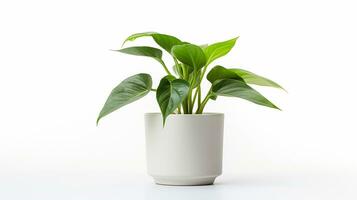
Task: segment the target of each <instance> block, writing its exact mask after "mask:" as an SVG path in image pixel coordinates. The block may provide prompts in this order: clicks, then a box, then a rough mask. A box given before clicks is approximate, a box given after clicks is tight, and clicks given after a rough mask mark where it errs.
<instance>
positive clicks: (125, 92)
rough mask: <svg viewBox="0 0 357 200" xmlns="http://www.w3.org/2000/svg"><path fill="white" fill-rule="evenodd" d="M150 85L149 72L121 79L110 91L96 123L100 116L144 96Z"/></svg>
mask: <svg viewBox="0 0 357 200" xmlns="http://www.w3.org/2000/svg"><path fill="white" fill-rule="evenodd" d="M151 86H152V80H151V76H150V75H149V74H136V75H134V76H131V77H129V78H127V79H125V80H124V81H122V82H121V83H120V84H119V85H118V86H117V87H115V88H114V89H113V90H112V92H111V93H110V95H109V97H108V99H107V101H106V102H105V104H104V106H103V108H102V110H101V111H100V114H99V116H98V118H97V125H98V122H99V120H100V119H101V118H102V117H104V116H106V115H108V114H110V113H111V112H113V111H115V110H117V109H119V108H121V107H123V106H125V105H127V104H129V103H131V102H133V101H136V100H138V99H140V98H142V97H143V96H145V95H146V94H147V93H149V92H150V89H151Z"/></svg>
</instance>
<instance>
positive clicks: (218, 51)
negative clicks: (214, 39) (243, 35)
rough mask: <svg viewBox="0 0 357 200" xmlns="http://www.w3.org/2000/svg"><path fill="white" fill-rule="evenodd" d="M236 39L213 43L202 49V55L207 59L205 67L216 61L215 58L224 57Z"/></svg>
mask: <svg viewBox="0 0 357 200" xmlns="http://www.w3.org/2000/svg"><path fill="white" fill-rule="evenodd" d="M237 39H238V37H236V38H233V39H230V40H227V41H223V42H218V43H214V44H211V45H209V46H208V47H206V48H204V53H205V55H206V58H207V65H208V64H210V63H211V62H213V61H214V60H216V59H217V58H220V57H222V56H225V55H226V54H227V53H228V52H229V51H231V49H232V48H233V47H234V45H235V43H236V41H237Z"/></svg>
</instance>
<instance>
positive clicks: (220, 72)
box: [207, 65, 243, 83]
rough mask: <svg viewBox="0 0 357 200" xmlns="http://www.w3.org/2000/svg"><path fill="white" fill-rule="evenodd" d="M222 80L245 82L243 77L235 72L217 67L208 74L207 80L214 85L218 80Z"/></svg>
mask: <svg viewBox="0 0 357 200" xmlns="http://www.w3.org/2000/svg"><path fill="white" fill-rule="evenodd" d="M220 79H236V80H241V81H243V79H242V77H240V76H239V75H237V74H236V73H235V72H233V71H231V70H229V69H226V68H224V67H222V66H219V65H217V66H215V67H213V68H212V69H211V71H210V72H209V73H208V74H207V80H208V81H209V82H211V83H214V82H215V81H216V80H220Z"/></svg>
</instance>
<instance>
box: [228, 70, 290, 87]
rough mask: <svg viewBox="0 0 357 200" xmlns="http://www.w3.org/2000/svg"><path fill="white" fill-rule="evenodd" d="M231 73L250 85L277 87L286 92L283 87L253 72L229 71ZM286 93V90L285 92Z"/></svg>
mask: <svg viewBox="0 0 357 200" xmlns="http://www.w3.org/2000/svg"><path fill="white" fill-rule="evenodd" d="M229 70H230V71H232V72H234V73H236V74H237V75H238V76H240V77H242V78H243V79H244V81H245V82H246V83H248V84H254V85H260V86H268V87H275V88H280V89H283V90H285V89H284V88H283V87H282V86H280V85H279V84H277V83H276V82H274V81H272V80H270V79H267V78H264V77H262V76H259V75H257V74H254V73H253V72H250V71H247V70H244V69H229ZM285 91H286V90H285Z"/></svg>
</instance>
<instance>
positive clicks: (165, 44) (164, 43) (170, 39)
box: [152, 33, 182, 54]
mask: <svg viewBox="0 0 357 200" xmlns="http://www.w3.org/2000/svg"><path fill="white" fill-rule="evenodd" d="M152 38H153V39H154V41H155V42H156V43H157V44H158V45H159V46H160V47H162V48H163V49H165V50H166V51H167V52H169V53H170V54H171V49H172V47H173V46H175V45H180V44H182V42H181V40H179V39H178V38H176V37H174V36H171V35H165V34H160V33H155V34H153V35H152Z"/></svg>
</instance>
